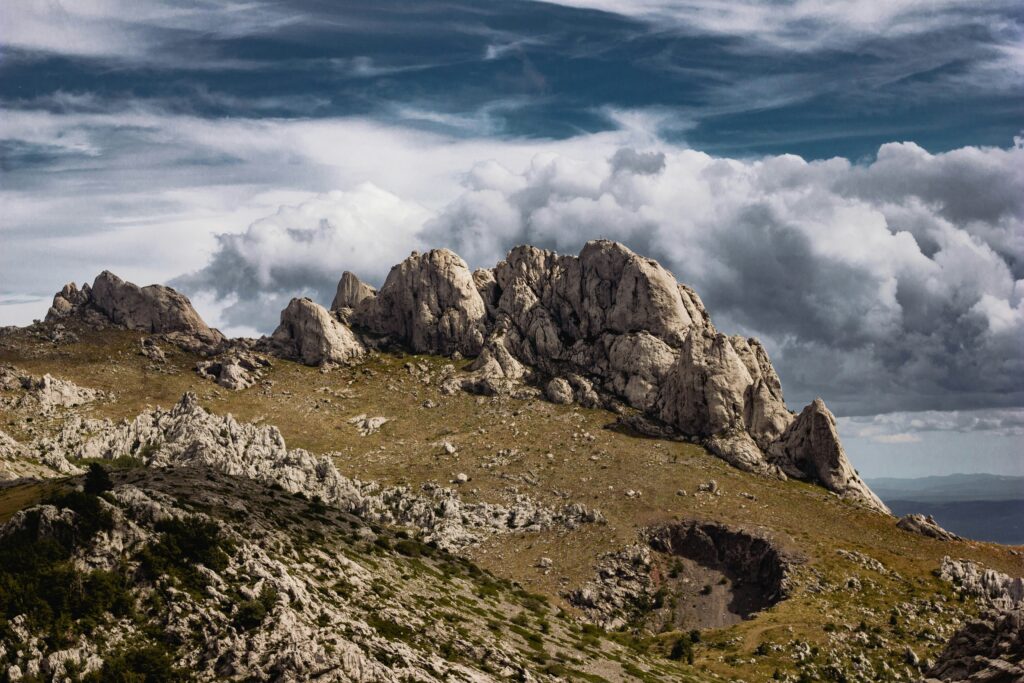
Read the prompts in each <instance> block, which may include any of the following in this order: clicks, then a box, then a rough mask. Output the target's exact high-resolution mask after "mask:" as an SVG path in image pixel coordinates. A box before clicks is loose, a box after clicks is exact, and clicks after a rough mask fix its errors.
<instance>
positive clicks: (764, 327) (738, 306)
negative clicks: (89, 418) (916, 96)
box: [0, 106, 1024, 414]
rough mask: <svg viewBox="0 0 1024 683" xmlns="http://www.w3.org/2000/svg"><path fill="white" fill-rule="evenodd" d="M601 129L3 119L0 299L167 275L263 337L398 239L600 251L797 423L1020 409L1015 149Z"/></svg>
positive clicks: (385, 256)
mask: <svg viewBox="0 0 1024 683" xmlns="http://www.w3.org/2000/svg"><path fill="white" fill-rule="evenodd" d="M616 115H617V116H618V118H619V120H621V121H622V122H623V123H622V124H621V127H620V128H619V129H617V130H615V131H610V132H607V133H598V134H581V135H579V136H576V137H573V138H569V139H566V140H560V141H551V140H545V139H534V140H523V139H510V140H489V139H473V138H470V139H466V138H459V137H453V136H451V135H444V134H438V133H427V132H424V131H416V130H410V129H408V128H402V127H397V126H388V125H383V124H380V123H375V122H372V121H368V120H363V119H317V120H279V119H262V120H256V119H240V118H233V119H223V120H212V119H203V118H198V117H193V116H181V115H171V114H166V113H163V112H159V111H155V110H151V109H147V108H145V107H141V106H136V107H129V108H125V109H124V110H122V111H118V112H106V111H94V112H90V113H75V112H70V113H55V112H40V111H23V110H19V111H9V112H5V116H4V117H3V118H2V119H0V139H3V140H5V141H7V144H13V143H16V144H17V145H18V146H20V147H18V148H19V149H22V150H23V151H22V152H19V153H18V154H15V155H8V156H7V157H6V159H5V163H7V164H9V166H8V170H7V171H6V172H5V183H4V187H3V188H0V202H2V203H3V205H4V207H5V221H4V223H3V225H2V226H0V230H2V236H3V240H4V243H5V246H8V247H9V248H7V249H4V250H2V251H0V293H8V294H34V295H37V296H45V295H46V294H47V293H50V292H52V291H54V290H55V289H58V288H59V287H60V286H61V285H62V284H63V283H64V282H66V281H67V280H69V279H72V278H74V279H76V280H78V281H82V280H90V279H91V278H92V277H93V276H94V275H95V273H96V272H97V271H98V270H100V269H102V268H105V267H108V268H113V269H115V271H117V272H119V273H120V274H122V276H124V277H127V278H129V279H132V280H135V281H138V282H153V281H168V280H170V279H172V278H173V277H174V276H176V275H180V274H181V273H191V274H192V275H191V276H189V277H187V278H184V279H182V280H181V281H180V283H181V284H182V285H183V286H184V288H185V289H187V290H188V291H189V293H190V294H191V295H197V296H202V295H205V296H208V297H209V302H210V303H209V304H204V306H207V305H208V306H209V308H206V309H205V310H204V314H208V315H211V316H223V318H222V319H223V320H224V323H225V324H227V325H230V326H236V327H237V326H238V325H239V324H243V323H244V324H246V325H248V326H249V327H254V328H256V329H258V330H260V331H262V332H267V331H269V330H270V329H272V327H273V325H274V323H275V322H276V316H277V312H278V311H279V310H280V308H281V307H283V304H282V302H283V301H287V298H289V297H291V296H294V295H297V294H301V293H308V294H313V295H315V296H316V297H317V298H319V299H320V300H321V301H323V302H324V303H327V302H329V301H330V295H331V294H332V292H333V287H334V284H335V283H336V282H337V278H338V277H339V276H340V274H341V272H342V271H343V270H345V269H349V270H355V271H357V272H358V273H359V274H360V275H362V276H364V277H366V278H368V279H370V280H374V281H378V282H379V281H380V279H381V278H382V277H383V274H384V273H386V271H387V269H388V268H389V267H390V266H391V265H392V264H393V263H395V262H397V261H398V260H400V259H401V258H402V257H403V256H405V255H406V254H407V253H408V251H409V250H411V249H414V248H424V247H428V246H448V247H451V248H454V249H455V250H456V251H458V252H459V253H461V254H462V255H463V257H465V258H466V259H467V260H468V261H470V263H471V264H472V265H474V266H490V265H493V264H494V263H495V262H496V261H497V260H499V259H500V258H502V257H503V256H504V254H505V253H506V251H507V249H508V248H510V247H511V246H513V245H515V244H518V243H523V242H530V243H534V244H538V245H541V246H545V247H549V248H554V249H557V250H559V251H562V252H576V251H578V249H579V248H580V247H581V246H582V244H583V243H584V242H585V241H586V240H588V239H592V238H595V237H609V238H612V239H618V240H621V241H623V242H625V243H627V244H629V245H630V246H631V247H632V248H633V249H634V250H636V251H638V252H640V253H644V254H648V255H650V256H652V257H655V258H658V259H659V260H661V261H662V263H664V264H665V265H666V266H667V267H669V268H670V269H672V270H673V271H674V273H675V274H676V276H677V277H678V278H679V279H680V280H681V281H684V282H687V283H689V284H691V285H693V286H695V287H696V288H697V289H698V291H699V292H700V293H701V295H702V296H703V297H704V299H705V301H706V302H707V303H708V305H709V307H710V308H711V310H712V312H713V314H714V316H715V319H716V322H717V324H718V325H719V327H720V328H722V329H723V330H725V331H728V332H735V333H742V334H751V335H757V336H760V337H762V338H763V339H764V340H765V342H766V343H767V344H768V346H769V349H770V350H771V352H772V356H773V359H774V360H775V362H776V364H777V366H778V367H779V369H780V372H781V374H782V376H783V380H784V385H785V386H786V388H787V392H788V394H787V395H788V398H789V400H790V402H791V404H794V405H795V406H796V407H799V405H801V404H802V403H803V402H806V401H807V400H809V399H810V398H813V396H814V395H816V394H821V395H824V396H825V397H826V398H827V399H828V401H829V404H830V405H831V406H832V407H833V409H834V410H836V411H837V412H838V413H840V414H864V413H877V412H884V411H893V410H922V409H936V410H952V409H964V408H971V407H982V406H986V407H993V406H1013V405H1024V390H1022V389H1021V387H1024V359H1022V358H1021V355H1020V352H1019V348H1020V343H1021V339H1022V338H1024V241H1022V235H1024V198H1022V196H1021V194H1020V193H1019V188H1020V187H1022V186H1024V148H1022V146H1021V145H1015V146H1013V147H1009V148H995V147H964V148H961V149H956V150H953V151H950V152H945V153H941V154H932V153H929V152H927V151H926V150H924V149H923V148H921V147H919V146H917V145H915V144H913V143H893V144H888V145H885V146H883V147H882V148H881V149H879V151H878V153H877V158H876V159H874V160H872V161H870V162H866V163H851V162H849V161H847V160H845V159H841V158H836V159H829V160H823V161H806V160H804V159H802V158H800V157H797V156H792V155H779V156H766V157H763V158H760V159H730V158H724V157H716V156H713V155H710V154H706V153H702V152H699V151H696V150H691V149H686V148H683V147H680V146H678V145H674V144H670V143H667V142H664V141H662V140H660V139H659V137H658V134H657V129H658V120H659V119H658V117H657V116H654V117H651V116H643V115H636V114H630V113H629V112H618V113H617V114H616ZM627 124H628V125H627ZM44 154H45V155H48V156H46V159H47V161H46V163H40V162H39V158H40V156H41V155H44ZM339 188H340V190H341V191H340V192H337V193H334V191H335V190H338V189H339ZM282 206H284V207H286V208H285V209H283V210H281V209H280V207H282ZM218 235H219V236H218ZM143 251H145V252H146V253H151V254H158V256H155V257H153V258H146V259H139V258H138V254H139V253H142V252H143ZM218 305H219V308H222V309H223V310H222V311H221V310H218ZM19 310H20V309H19ZM41 314H42V311H40V312H39V313H38V314H36V315H41ZM33 317H35V316H33Z"/></svg>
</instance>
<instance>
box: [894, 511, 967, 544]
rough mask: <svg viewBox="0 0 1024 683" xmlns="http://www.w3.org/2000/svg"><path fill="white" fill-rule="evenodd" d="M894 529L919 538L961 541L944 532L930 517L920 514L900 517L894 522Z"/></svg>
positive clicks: (952, 534) (957, 537)
mask: <svg viewBox="0 0 1024 683" xmlns="http://www.w3.org/2000/svg"><path fill="white" fill-rule="evenodd" d="M896 527H897V528H899V529H903V530H904V531H909V532H910V533H912V534H919V535H921V536H927V537H928V538H935V539H938V540H940V541H959V540H961V539H960V537H959V536H957V535H956V534H954V533H952V532H950V531H946V530H945V529H943V528H942V527H941V526H939V523H938V522H936V521H935V518H934V517H932V516H931V515H927V516H926V515H920V514H909V515H903V516H902V517H900V519H899V521H898V522H896Z"/></svg>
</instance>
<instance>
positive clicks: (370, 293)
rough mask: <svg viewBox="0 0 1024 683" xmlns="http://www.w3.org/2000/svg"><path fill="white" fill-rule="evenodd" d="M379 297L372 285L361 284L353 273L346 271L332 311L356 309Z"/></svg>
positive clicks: (332, 305)
mask: <svg viewBox="0 0 1024 683" xmlns="http://www.w3.org/2000/svg"><path fill="white" fill-rule="evenodd" d="M375 296H377V290H376V289H374V288H373V287H371V286H370V285H368V284H366V283H364V282H360V280H359V278H358V277H356V276H355V275H354V274H353V273H350V272H349V271H347V270H346V271H345V272H344V273H342V275H341V280H340V281H339V282H338V291H337V293H335V295H334V301H332V302H331V310H332V311H337V310H340V309H342V308H351V309H355V308H357V307H358V306H359V304H361V303H363V301H365V300H367V299H372V298H373V297H375Z"/></svg>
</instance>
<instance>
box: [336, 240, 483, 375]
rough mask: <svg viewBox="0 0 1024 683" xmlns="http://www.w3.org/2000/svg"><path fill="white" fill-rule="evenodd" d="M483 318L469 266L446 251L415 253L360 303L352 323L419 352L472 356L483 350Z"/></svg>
mask: <svg viewBox="0 0 1024 683" xmlns="http://www.w3.org/2000/svg"><path fill="white" fill-rule="evenodd" d="M342 284H343V283H339V289H340V288H341V287H342ZM486 319H487V310H486V309H485V307H484V302H483V299H481V298H480V293H479V292H478V291H477V289H476V285H475V284H474V282H473V274H472V273H471V272H470V270H469V266H467V265H466V262H465V261H463V260H462V259H461V258H459V256H458V255H456V254H454V253H453V252H451V251H449V250H447V249H434V250H432V251H428V252H427V253H425V254H419V253H416V252H413V254H412V255H411V256H409V258H407V259H405V260H404V261H402V262H401V263H399V264H398V265H396V266H395V267H394V268H392V269H391V272H390V273H389V274H388V277H387V280H385V281H384V286H383V287H381V289H380V291H379V292H378V293H377V296H376V297H373V298H368V299H364V301H363V303H362V305H360V306H359V308H358V310H356V311H355V314H354V316H353V319H352V320H353V323H354V324H355V325H358V326H359V327H361V328H363V329H365V330H367V331H368V332H370V333H372V334H375V335H381V336H387V337H393V338H394V339H395V340H397V341H400V342H402V343H405V344H408V345H409V346H410V347H411V348H412V350H413V351H415V352H417V353H439V354H442V355H449V354H451V353H453V352H455V351H459V352H461V353H464V354H469V355H474V356H475V355H476V354H478V353H480V349H481V348H482V347H483V342H484V331H485V323H486Z"/></svg>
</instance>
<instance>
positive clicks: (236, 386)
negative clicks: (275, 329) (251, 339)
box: [196, 350, 270, 391]
mask: <svg viewBox="0 0 1024 683" xmlns="http://www.w3.org/2000/svg"><path fill="white" fill-rule="evenodd" d="M269 367H270V360H269V359H268V358H266V357H264V356H261V355H260V354H257V353H252V352H250V351H245V350H231V351H229V352H226V353H224V354H222V355H221V356H219V357H217V358H215V359H213V360H206V361H200V362H199V363H197V364H196V373H197V374H199V376H200V377H206V378H207V379H210V380H213V381H214V382H216V383H217V384H218V385H220V386H222V387H224V388H225V389H231V390H232V391H241V390H242V389H248V388H249V387H251V386H252V385H254V384H255V383H256V382H258V381H259V380H260V379H261V378H262V377H263V371H264V370H265V369H267V368H269Z"/></svg>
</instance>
